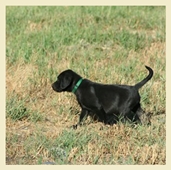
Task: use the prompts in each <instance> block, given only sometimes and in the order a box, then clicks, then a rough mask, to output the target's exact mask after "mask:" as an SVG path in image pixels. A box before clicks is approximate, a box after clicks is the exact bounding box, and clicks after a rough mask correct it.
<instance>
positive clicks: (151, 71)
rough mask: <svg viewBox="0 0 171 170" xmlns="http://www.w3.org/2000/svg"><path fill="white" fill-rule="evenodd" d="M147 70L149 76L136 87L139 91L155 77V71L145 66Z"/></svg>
mask: <svg viewBox="0 0 171 170" xmlns="http://www.w3.org/2000/svg"><path fill="white" fill-rule="evenodd" d="M145 67H146V69H148V71H149V75H148V76H147V77H146V78H145V79H143V80H142V81H141V82H139V83H137V84H136V85H135V86H134V87H135V88H136V89H137V90H138V89H139V88H141V87H142V86H143V85H144V84H145V83H147V81H149V80H150V79H151V78H152V77H153V70H152V69H151V68H150V67H148V66H145Z"/></svg>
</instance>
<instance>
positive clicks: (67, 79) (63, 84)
mask: <svg viewBox="0 0 171 170" xmlns="http://www.w3.org/2000/svg"><path fill="white" fill-rule="evenodd" d="M70 84H71V77H70V76H65V77H64V78H63V79H62V81H61V83H60V88H61V90H64V89H66V88H67V87H68V86H69V85H70Z"/></svg>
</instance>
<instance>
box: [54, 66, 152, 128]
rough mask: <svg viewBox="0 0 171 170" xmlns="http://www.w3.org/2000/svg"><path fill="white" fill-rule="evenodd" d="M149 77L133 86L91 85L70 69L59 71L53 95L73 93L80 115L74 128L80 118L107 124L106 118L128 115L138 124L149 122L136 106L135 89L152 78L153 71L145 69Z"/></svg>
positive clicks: (137, 105)
mask: <svg viewBox="0 0 171 170" xmlns="http://www.w3.org/2000/svg"><path fill="white" fill-rule="evenodd" d="M145 67H146V68H147V69H148V71H149V75H148V76H147V77H146V78H145V79H143V80H142V81H141V82H139V83H137V84H136V85H134V86H128V85H113V84H112V85H108V84H99V83H95V82H92V81H90V80H87V79H83V78H82V77H81V76H80V75H78V74H77V73H75V72H74V71H72V70H65V71H63V72H62V73H61V74H60V75H59V76H58V77H57V81H56V82H54V83H53V84H52V88H53V90H54V91H56V92H63V91H67V92H73V93H74V94H75V95H76V97H77V101H78V103H79V105H80V106H81V109H82V111H81V115H80V119H79V122H78V123H77V124H76V125H74V128H77V125H80V123H81V121H82V120H83V118H84V117H85V116H87V115H90V114H91V115H92V113H93V114H95V115H96V117H98V120H99V121H101V122H104V123H105V124H108V123H109V119H111V117H112V115H114V117H113V118H116V116H117V117H122V118H125V117H126V116H127V115H129V114H130V113H133V114H134V115H135V116H137V117H138V118H139V120H140V122H141V123H145V124H146V123H147V124H148V123H149V119H148V116H147V114H146V113H145V112H144V111H143V110H142V108H141V106H140V95H139V93H138V89H139V88H141V87H142V86H143V85H144V84H145V83H147V81H149V80H150V79H151V78H152V76H153V70H152V69H151V68H150V67H147V66H145Z"/></svg>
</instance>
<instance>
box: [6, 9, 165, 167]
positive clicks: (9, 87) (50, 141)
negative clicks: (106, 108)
mask: <svg viewBox="0 0 171 170" xmlns="http://www.w3.org/2000/svg"><path fill="white" fill-rule="evenodd" d="M165 13H166V9H165V7H162V6H155V7H154V6H148V7H144V6H131V7H129V6H121V7H120V6H113V7H111V6H105V7H103V6H98V7H91V6H89V7H85V6H80V7H79V6H78V7H69V6H64V7H62V6H61V7H55V6H54V7H53V6H52V7H50V6H49V7H41V6H40V7H36V6H35V7H33V6H32V7H25V6H23V7H17V6H15V7H10V6H9V7H6V164H7V165H10V164H24V165H25V164H29V165H35V164H58V165H61V164H66V165H69V164H71V165H80V164H81V165H87V164H90V165H93V164H96V165H101V164H103V165H146V164H148V165H154V164H157V165H164V164H166V114H165V111H166V110H165V108H166V105H165V103H166V91H165V82H166V76H165V75H166V70H165V65H166V59H165V56H166V49H165V46H166V43H165V41H166V37H165V34H166V33H165V27H166V14H165ZM145 65H147V66H150V67H151V68H152V69H153V70H154V76H153V78H152V79H151V80H150V81H149V82H148V83H147V84H146V85H145V86H144V87H142V88H141V89H140V94H141V103H142V107H143V109H144V110H145V111H146V112H150V113H151V114H152V117H151V125H150V126H145V125H139V124H138V125H134V124H133V123H130V122H126V123H121V122H118V123H117V124H115V125H112V126H109V125H104V124H103V123H100V122H94V121H93V120H92V119H91V118H88V119H87V120H86V121H85V123H84V125H83V126H81V127H79V128H78V129H77V130H74V129H72V128H71V126H72V125H73V124H75V123H76V122H77V121H78V118H79V112H80V107H79V106H78V104H77V101H76V99H75V96H74V94H72V93H66V92H64V93H56V92H54V91H53V90H52V88H51V84H52V83H53V82H54V81H55V80H56V76H57V75H58V74H59V73H60V72H62V71H64V70H65V69H68V68H70V69H73V70H74V71H75V72H77V73H78V74H80V75H81V76H83V77H84V78H87V79H90V80H92V81H96V82H99V83H109V84H112V83H113V84H129V85H134V84H136V83H137V82H139V81H141V80H142V79H143V78H144V77H146V76H147V74H148V71H147V70H146V69H145Z"/></svg>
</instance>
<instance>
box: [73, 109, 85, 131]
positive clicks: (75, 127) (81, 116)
mask: <svg viewBox="0 0 171 170" xmlns="http://www.w3.org/2000/svg"><path fill="white" fill-rule="evenodd" d="M87 115H88V110H85V109H82V111H81V114H80V118H79V122H78V123H77V124H76V125H73V128H74V129H77V126H78V125H81V122H82V120H83V118H84V117H87Z"/></svg>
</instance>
